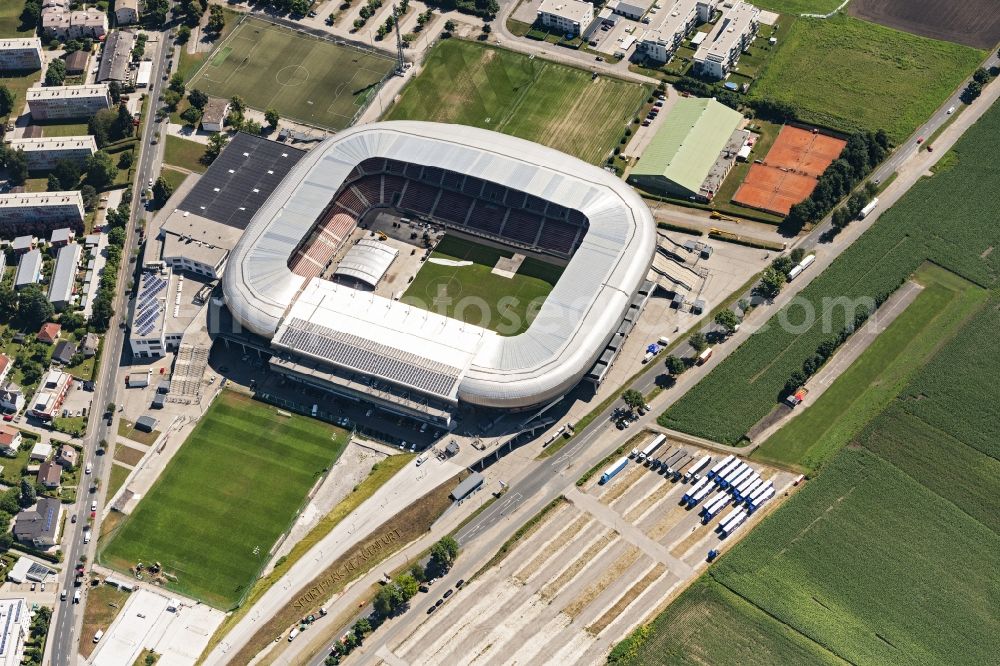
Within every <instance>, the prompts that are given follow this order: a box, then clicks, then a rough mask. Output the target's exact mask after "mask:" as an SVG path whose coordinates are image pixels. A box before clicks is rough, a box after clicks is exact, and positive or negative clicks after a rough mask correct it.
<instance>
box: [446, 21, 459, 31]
mask: <svg viewBox="0 0 1000 666" xmlns="http://www.w3.org/2000/svg"><path fill="white" fill-rule="evenodd" d="M457 27H458V24H457V23H455V22H454V21H452V20H451V19H448V20H447V21H445V22H444V31H445V32H455V28H457Z"/></svg>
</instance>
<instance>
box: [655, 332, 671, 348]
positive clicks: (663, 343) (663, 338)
mask: <svg viewBox="0 0 1000 666" xmlns="http://www.w3.org/2000/svg"><path fill="white" fill-rule="evenodd" d="M656 344H658V345H660V346H661V347H669V346H670V338H668V337H667V336H665V335H661V336H660V338H659V339H658V340H657V341H656Z"/></svg>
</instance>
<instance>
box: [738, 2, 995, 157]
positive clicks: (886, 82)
mask: <svg viewBox="0 0 1000 666" xmlns="http://www.w3.org/2000/svg"><path fill="white" fill-rule="evenodd" d="M778 40H779V42H778V43H779V48H778V49H777V51H776V52H775V53H774V55H773V56H772V58H771V61H770V63H769V64H768V65H767V66H766V67H765V71H764V74H763V75H762V76H761V78H760V79H758V81H757V83H756V84H754V86H753V87H752V88H751V90H750V95H751V97H753V98H756V99H772V100H776V101H782V102H787V103H789V104H791V105H792V106H794V107H795V108H796V109H797V110H798V115H799V117H800V119H802V120H804V121H806V122H812V123H817V124H819V125H824V126H829V127H833V128H836V129H841V130H845V131H856V130H877V129H885V130H886V131H887V132H888V133H889V135H890V136H891V137H892V139H893V140H894V141H897V142H899V141H902V140H903V139H904V138H905V137H907V136H909V134H910V133H911V132H913V130H914V129H916V128H917V126H919V125H920V123H922V122H924V121H925V120H926V119H927V118H928V117H929V116H930V115H931V113H932V112H933V111H934V110H935V109H936V108H937V107H938V106H940V105H941V104H942V103H943V102H944V101H945V99H946V98H947V97H948V95H950V94H951V93H952V91H953V90H954V89H955V88H956V87H957V86H958V85H959V84H960V83H961V82H962V79H963V78H964V77H966V76H967V75H969V74H970V73H971V72H972V71H973V70H974V69H975V68H976V66H977V65H978V64H979V62H980V61H981V60H982V59H983V57H984V55H985V54H984V53H983V52H982V51H979V50H976V49H973V48H969V47H966V46H961V45H959V44H953V43H950V42H942V41H937V40H933V39H927V38H925V37H918V36H916V35H911V34H909V33H905V32H899V31H896V30H892V29H890V28H885V27H882V26H880V25H876V24H874V23H868V22H867V21H861V20H859V19H855V18H851V17H848V16H844V15H841V14H838V15H836V16H834V17H832V18H830V19H826V20H823V19H806V18H800V19H798V20H796V21H794V23H793V24H792V25H791V27H790V28H785V27H784V26H783V28H782V30H780V31H779V34H778Z"/></svg>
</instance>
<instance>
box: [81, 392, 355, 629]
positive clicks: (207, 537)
mask: <svg viewBox="0 0 1000 666" xmlns="http://www.w3.org/2000/svg"><path fill="white" fill-rule="evenodd" d="M346 445H347V436H346V434H345V433H344V432H343V431H341V430H339V429H336V428H334V427H332V426H329V425H327V424H325V423H323V422H321V421H317V420H314V419H310V418H307V417H305V416H299V415H293V416H280V415H279V414H278V413H277V410H276V409H275V408H274V407H271V406H270V405H266V404H264V403H260V402H256V401H254V400H252V399H250V398H248V397H245V396H243V395H240V394H238V393H233V392H223V393H222V394H221V395H220V396H219V397H218V398H216V401H215V403H214V404H213V405H212V407H211V408H210V409H209V410H208V412H206V414H205V416H204V417H203V418H202V419H201V421H200V422H199V423H198V426H197V427H196V428H195V429H194V431H193V432H192V433H191V435H190V436H189V437H188V439H187V441H185V442H184V445H183V446H181V448H180V450H179V451H178V452H177V454H176V455H175V456H174V458H173V459H172V460H171V461H170V462H169V464H168V465H167V468H166V469H165V470H164V472H163V474H162V475H161V476H160V478H159V480H157V482H156V484H155V485H154V486H153V488H152V490H150V492H149V494H147V495H146V496H145V497H144V498H143V499H142V501H141V502H139V505H138V507H136V510H135V511H134V512H133V513H132V515H131V516H129V517H128V518H127V519H126V521H125V523H124V524H123V525H122V527H121V528H120V529H119V530H118V532H117V533H115V534H114V536H113V537H112V538H111V541H110V542H108V544H107V545H106V546H105V547H103V549H102V551H101V552H100V554H99V560H100V561H101V562H102V563H103V564H105V565H107V566H111V567H113V568H115V569H118V570H120V571H128V569H129V567H132V566H134V565H135V564H136V563H137V562H144V563H146V564H148V563H150V562H157V561H158V562H160V563H162V564H163V565H164V567H165V570H166V572H167V573H170V574H172V575H175V576H176V577H177V580H176V582H175V583H174V584H172V585H170V587H171V588H173V589H176V590H177V591H178V592H180V593H182V594H185V595H188V596H191V597H194V598H195V599H200V600H201V601H203V602H205V603H207V604H209V605H211V606H215V607H216V608H222V609H228V608H231V607H232V606H233V605H234V604H236V603H237V602H238V601H239V600H240V598H241V597H242V595H243V594H244V592H245V591H246V590H247V589H248V588H249V587H250V585H251V584H252V583H253V582H254V580H255V579H256V577H257V573H258V571H259V570H260V568H261V566H262V565H263V564H264V562H265V561H266V560H267V553H268V552H269V551H270V550H271V547H272V546H273V545H274V542H275V541H276V540H277V538H278V536H279V535H281V533H282V532H283V531H284V530H285V529H286V528H287V527H288V525H289V523H290V522H291V520H292V519H293V518H294V516H295V512H296V511H297V510H298V508H299V506H300V505H301V504H302V502H303V500H304V499H305V497H306V493H307V492H308V491H309V489H310V488H311V487H312V485H313V484H314V483H315V482H316V480H317V479H318V478H319V476H320V474H322V472H323V470H325V469H327V468H329V467H330V466H331V465H332V464H333V463H334V462H335V461H336V459H337V458H338V457H339V456H340V454H341V453H342V452H343V450H344V447H345V446H346ZM255 550H256V551H257V552H256V553H255V552H254V551H255Z"/></svg>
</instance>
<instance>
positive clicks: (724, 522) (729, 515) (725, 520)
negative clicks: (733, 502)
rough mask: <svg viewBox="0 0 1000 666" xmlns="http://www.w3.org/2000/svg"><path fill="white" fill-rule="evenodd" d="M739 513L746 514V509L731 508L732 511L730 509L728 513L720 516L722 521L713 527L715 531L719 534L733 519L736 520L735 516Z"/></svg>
mask: <svg viewBox="0 0 1000 666" xmlns="http://www.w3.org/2000/svg"><path fill="white" fill-rule="evenodd" d="M741 513H746V509H741V508H739V507H733V508H732V509H730V510H729V513H727V514H726V515H724V516H722V519H721V520H720V521H719V524H718V525H717V526H716V527H715V531H716V532H721V531H722V530H723V529H725V527H726V525H728V524H729V523H730V522H731V521H732V520H733V519H735V518H736V516H738V515H740V514H741Z"/></svg>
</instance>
